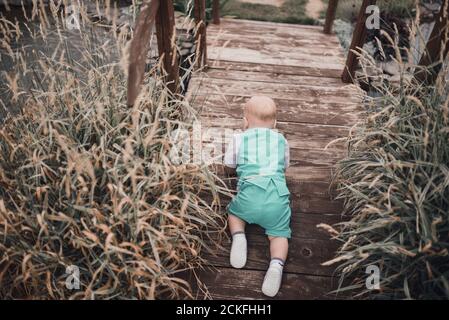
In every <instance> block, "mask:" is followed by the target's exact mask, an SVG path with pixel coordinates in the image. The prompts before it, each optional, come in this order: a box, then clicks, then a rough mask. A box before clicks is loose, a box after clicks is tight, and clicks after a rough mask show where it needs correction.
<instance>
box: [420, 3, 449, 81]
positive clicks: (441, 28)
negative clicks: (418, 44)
mask: <svg viewBox="0 0 449 320" xmlns="http://www.w3.org/2000/svg"><path fill="white" fill-rule="evenodd" d="M448 29H449V0H444V1H443V3H442V4H441V9H440V12H439V13H438V16H437V18H436V20H435V25H434V27H433V29H432V33H431V34H430V37H429V41H428V42H427V45H426V49H425V51H424V52H423V54H422V56H421V59H420V61H419V66H421V67H422V68H418V69H417V71H416V72H415V78H416V79H417V80H418V81H420V82H423V83H426V84H433V83H434V82H435V80H436V78H437V76H438V73H439V72H440V69H441V66H442V62H443V60H444V59H445V57H446V56H447V54H448V51H449V39H448V36H449V31H448Z"/></svg>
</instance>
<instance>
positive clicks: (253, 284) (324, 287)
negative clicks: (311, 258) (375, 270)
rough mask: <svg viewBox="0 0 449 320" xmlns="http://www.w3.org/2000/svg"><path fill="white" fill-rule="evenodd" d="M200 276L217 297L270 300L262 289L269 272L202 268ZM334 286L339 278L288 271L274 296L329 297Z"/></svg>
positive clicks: (280, 297)
mask: <svg viewBox="0 0 449 320" xmlns="http://www.w3.org/2000/svg"><path fill="white" fill-rule="evenodd" d="M197 275H198V276H199V278H200V279H201V281H203V282H204V283H206V284H207V287H208V291H209V295H211V296H212V297H213V298H214V299H223V300H231V299H245V300H261V299H268V297H266V296H264V295H263V294H262V292H261V291H260V288H261V286H262V282H263V278H264V276H265V271H259V270H251V269H239V270H237V269H232V268H223V267H220V268H214V269H213V270H207V269H206V270H198V271H197ZM194 288H195V287H194ZM334 288H335V281H332V278H330V277H326V276H313V275H303V274H297V273H287V272H286V273H284V275H283V277H282V290H281V291H279V293H278V295H277V296H276V297H275V298H274V299H276V300H294V299H298V298H301V299H309V300H312V299H326V297H327V295H326V294H327V293H328V292H330V291H331V290H332V289H334ZM202 298H204V294H202V292H200V291H197V299H202Z"/></svg>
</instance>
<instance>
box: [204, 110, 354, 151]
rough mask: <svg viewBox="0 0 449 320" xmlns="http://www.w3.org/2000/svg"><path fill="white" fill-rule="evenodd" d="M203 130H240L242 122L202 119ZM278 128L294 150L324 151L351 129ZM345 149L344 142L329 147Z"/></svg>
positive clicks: (292, 125)
mask: <svg viewBox="0 0 449 320" xmlns="http://www.w3.org/2000/svg"><path fill="white" fill-rule="evenodd" d="M201 124H202V126H203V128H210V129H212V128H214V129H213V130H215V131H219V129H220V128H228V129H234V130H239V129H240V128H241V120H239V119H233V118H206V117H202V118H201ZM276 128H277V129H278V130H279V132H281V133H282V134H283V135H284V137H285V138H286V139H287V140H288V144H289V146H290V148H292V149H295V148H296V149H313V150H317V149H318V150H323V149H324V148H326V146H328V145H329V143H331V142H332V141H333V140H335V139H337V138H342V137H345V136H347V134H348V132H349V128H347V127H343V126H332V125H328V126H324V125H318V124H310V123H293V122H282V121H279V122H278V123H277V125H276ZM341 148H345V146H344V142H343V141H340V142H338V143H337V142H336V143H334V144H332V145H331V146H329V147H328V149H329V150H333V149H341Z"/></svg>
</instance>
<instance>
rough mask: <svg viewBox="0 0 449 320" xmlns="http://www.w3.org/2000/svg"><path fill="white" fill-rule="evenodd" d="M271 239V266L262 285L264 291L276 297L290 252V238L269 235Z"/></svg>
mask: <svg viewBox="0 0 449 320" xmlns="http://www.w3.org/2000/svg"><path fill="white" fill-rule="evenodd" d="M268 239H269V240H270V254H271V261H270V266H269V268H268V270H267V273H266V274H265V279H264V281H263V285H262V292H263V293H264V294H265V295H267V296H269V297H274V296H275V295H276V294H277V293H278V291H279V288H280V287H281V282H282V271H283V268H284V263H285V260H286V259H287V253H288V240H287V238H283V237H270V236H269V237H268Z"/></svg>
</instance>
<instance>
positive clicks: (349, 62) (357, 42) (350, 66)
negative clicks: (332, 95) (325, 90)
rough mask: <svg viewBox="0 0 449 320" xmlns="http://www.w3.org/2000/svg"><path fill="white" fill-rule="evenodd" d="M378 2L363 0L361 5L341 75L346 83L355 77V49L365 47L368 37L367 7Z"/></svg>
mask: <svg viewBox="0 0 449 320" xmlns="http://www.w3.org/2000/svg"><path fill="white" fill-rule="evenodd" d="M374 4H376V0H363V2H362V6H361V7H360V11H359V15H358V18H357V24H356V26H355V29H354V33H353V34H352V41H351V46H350V47H349V52H348V56H347V57H346V64H345V68H344V70H343V74H342V75H341V79H342V81H343V82H345V83H351V82H352V81H353V79H354V73H355V69H356V67H357V64H358V59H357V55H356V53H355V52H354V51H357V50H358V48H361V47H363V44H364V43H365V38H366V25H365V22H366V17H367V13H366V8H367V7H368V6H370V5H374Z"/></svg>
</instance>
